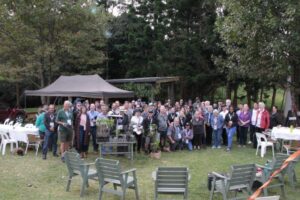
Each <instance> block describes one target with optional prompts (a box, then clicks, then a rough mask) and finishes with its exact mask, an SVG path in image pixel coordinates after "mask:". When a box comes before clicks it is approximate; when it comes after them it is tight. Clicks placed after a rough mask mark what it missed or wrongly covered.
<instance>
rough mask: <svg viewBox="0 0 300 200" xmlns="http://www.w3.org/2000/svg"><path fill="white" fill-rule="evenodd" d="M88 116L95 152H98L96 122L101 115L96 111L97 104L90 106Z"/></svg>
mask: <svg viewBox="0 0 300 200" xmlns="http://www.w3.org/2000/svg"><path fill="white" fill-rule="evenodd" d="M87 114H88V116H89V119H90V133H91V135H92V140H93V148H94V152H98V144H97V140H96V134H97V130H96V129H97V127H96V120H97V117H98V115H99V113H98V112H97V111H96V106H95V104H93V103H92V104H91V105H90V110H89V111H88V113H87Z"/></svg>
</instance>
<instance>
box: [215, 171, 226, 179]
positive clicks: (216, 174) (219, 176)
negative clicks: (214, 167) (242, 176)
mask: <svg viewBox="0 0 300 200" xmlns="http://www.w3.org/2000/svg"><path fill="white" fill-rule="evenodd" d="M212 175H213V176H216V177H218V178H221V179H228V177H226V176H224V175H221V174H219V173H217V172H212Z"/></svg>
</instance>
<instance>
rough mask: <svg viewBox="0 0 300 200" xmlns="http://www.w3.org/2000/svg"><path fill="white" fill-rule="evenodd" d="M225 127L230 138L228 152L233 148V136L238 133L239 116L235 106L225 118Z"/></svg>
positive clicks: (230, 108) (231, 107)
mask: <svg viewBox="0 0 300 200" xmlns="http://www.w3.org/2000/svg"><path fill="white" fill-rule="evenodd" d="M225 125H226V132H227V138H228V145H227V151H230V150H231V148H232V140H233V136H234V134H235V133H236V127H237V125H238V116H237V114H236V113H235V112H234V107H233V106H230V107H229V112H228V113H227V115H226V116H225Z"/></svg>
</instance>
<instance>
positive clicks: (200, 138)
mask: <svg viewBox="0 0 300 200" xmlns="http://www.w3.org/2000/svg"><path fill="white" fill-rule="evenodd" d="M205 142H206V141H205V136H204V134H203V133H202V134H194V138H193V146H201V145H205Z"/></svg>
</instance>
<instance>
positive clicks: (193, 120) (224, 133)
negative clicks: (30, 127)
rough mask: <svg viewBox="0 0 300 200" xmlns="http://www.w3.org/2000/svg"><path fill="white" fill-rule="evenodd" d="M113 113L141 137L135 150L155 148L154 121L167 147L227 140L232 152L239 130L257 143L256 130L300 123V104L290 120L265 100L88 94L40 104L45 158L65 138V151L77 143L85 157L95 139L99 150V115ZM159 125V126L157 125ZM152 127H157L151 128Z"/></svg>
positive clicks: (241, 143) (242, 141)
mask: <svg viewBox="0 0 300 200" xmlns="http://www.w3.org/2000/svg"><path fill="white" fill-rule="evenodd" d="M111 116H118V118H114V119H115V120H117V121H116V124H119V125H120V127H121V128H122V130H123V131H124V132H125V133H130V134H132V135H133V136H134V137H135V139H136V145H135V146H134V150H135V151H136V152H138V153H140V152H141V151H145V153H149V152H151V151H152V149H151V145H150V141H151V140H153V138H150V136H149V135H150V134H149V133H150V131H151V127H155V132H156V134H155V140H157V141H158V142H159V148H160V149H161V150H162V151H176V150H183V149H187V150H189V151H192V150H199V149H205V148H207V147H211V148H213V149H220V148H222V145H224V146H225V150H226V151H228V152H230V151H231V150H232V147H233V139H234V137H235V135H236V137H237V142H238V147H246V145H247V144H249V145H250V144H253V147H256V145H257V142H256V137H255V132H262V131H264V130H265V129H268V128H272V127H274V126H278V125H286V126H290V125H294V126H298V125H299V122H298V120H299V117H298V113H297V111H296V109H292V110H291V111H290V112H289V114H288V117H287V118H286V120H283V119H284V118H283V116H282V115H281V114H280V113H279V112H278V111H277V107H276V106H273V108H272V110H271V112H270V113H269V111H268V110H267V109H266V107H265V104H264V103H263V102H259V103H254V104H253V106H252V108H249V105H247V104H244V105H242V104H239V105H237V106H236V107H235V106H233V105H232V103H231V100H230V99H227V100H226V101H225V102H217V103H211V102H210V101H200V99H199V98H196V99H195V101H194V102H193V101H192V100H188V101H186V102H185V101H184V100H182V99H181V100H180V101H176V102H174V103H172V102H171V101H170V100H167V101H166V102H165V103H162V102H161V101H157V102H150V103H145V102H143V101H141V100H140V99H138V100H136V101H135V100H133V101H125V102H124V103H123V104H121V103H120V102H119V101H115V102H113V103H112V104H111V106H108V105H107V104H105V102H104V101H103V100H99V101H98V100H96V101H95V102H93V103H89V101H88V100H85V101H80V100H76V101H75V102H74V103H73V104H72V103H71V102H70V101H65V102H64V104H63V108H62V109H60V110H58V111H56V110H55V106H54V105H52V104H51V105H49V106H44V107H43V108H41V109H40V111H39V115H38V117H37V120H36V126H37V127H38V128H39V131H40V136H41V138H43V159H47V152H48V150H49V149H50V150H51V151H52V153H53V156H58V153H57V141H58V139H59V140H60V154H61V159H62V160H63V161H64V157H63V153H64V152H65V151H67V150H69V148H71V147H74V148H76V150H77V151H78V152H79V153H80V155H81V157H82V158H85V157H86V156H87V152H88V150H89V143H90V140H91V141H92V147H93V151H94V152H98V148H99V147H98V144H97V135H96V133H97V126H96V121H97V120H98V119H105V118H110V117H111ZM152 125H155V126H152ZM152 131H153V130H152Z"/></svg>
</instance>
